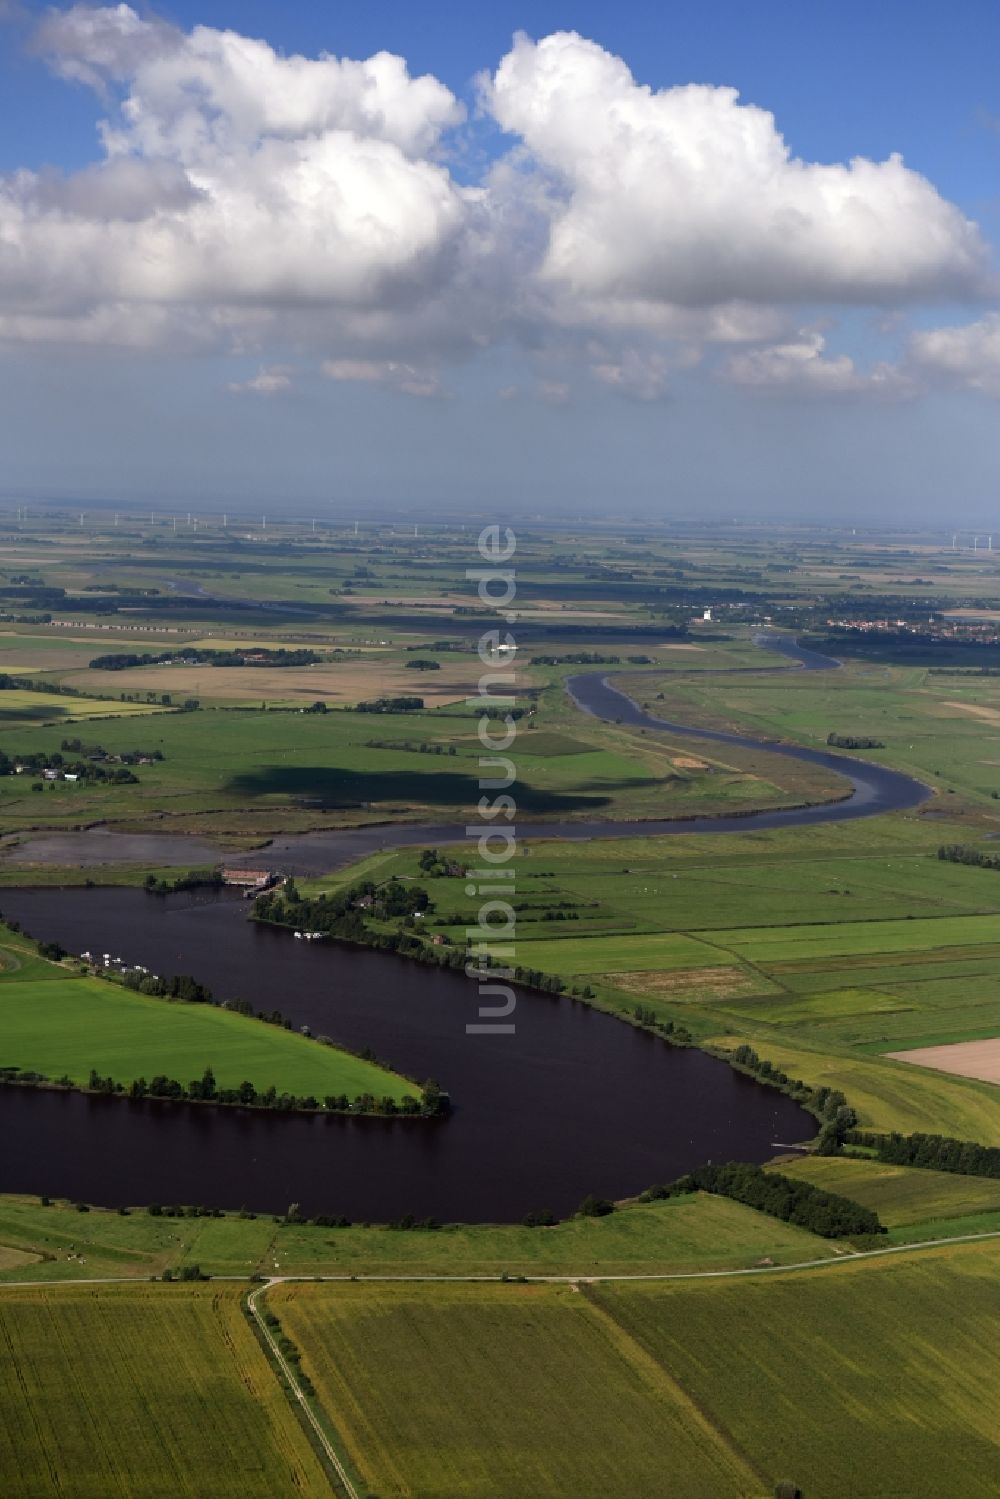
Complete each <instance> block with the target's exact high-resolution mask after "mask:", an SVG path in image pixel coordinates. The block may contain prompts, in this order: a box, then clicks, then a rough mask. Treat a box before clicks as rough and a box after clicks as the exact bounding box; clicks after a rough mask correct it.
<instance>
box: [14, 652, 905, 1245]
mask: <svg viewBox="0 0 1000 1499" xmlns="http://www.w3.org/2000/svg"><path fill="white" fill-rule="evenodd" d="M760 643H761V644H763V645H764V646H765V647H766V648H769V649H772V650H778V651H780V652H781V653H782V654H783V655H786V656H791V657H792V658H793V659H794V660H796V661H797V662H798V664H799V665H800V666H801V667H803V668H804V669H806V670H813V671H820V670H830V669H832V668H834V667H836V665H837V663H836V662H835V661H832V660H830V659H829V658H828V657H824V656H818V655H816V654H815V653H812V652H809V651H803V650H801V649H800V648H799V647H797V646H795V645H794V644H793V643H791V642H790V641H788V640H787V639H783V638H781V637H774V636H771V637H766V638H763V639H762V640H761V642H760ZM567 685H568V688H569V691H570V692H571V693H572V695H573V697H574V699H575V701H576V702H577V704H578V705H579V706H580V707H581V708H582V709H583V710H584V711H585V712H589V713H593V714H595V715H597V716H598V717H602V718H610V719H614V718H619V719H621V720H622V721H623V722H627V723H633V724H642V725H644V726H646V727H648V728H650V729H653V730H661V731H669V732H670V733H671V734H673V735H683V734H691V735H693V736H695V737H697V738H700V739H709V740H713V741H718V742H720V743H726V744H743V745H755V746H757V747H759V746H760V743H761V741H756V740H751V739H747V738H745V737H743V736H740V735H736V734H726V733H721V732H714V731H709V730H706V729H688V728H686V727H685V726H684V725H679V724H672V723H668V722H667V721H665V720H660V719H657V718H655V717H653V716H652V715H650V714H649V713H647V712H646V711H645V710H643V709H642V708H640V707H639V706H638V704H636V703H634V702H633V701H632V699H630V698H628V697H626V696H625V695H624V694H623V693H622V692H620V691H619V690H618V689H617V688H616V687H615V686H614V684H613V682H612V681H611V680H609V679H608V678H605V677H602V676H600V675H599V674H597V673H590V674H581V675H579V676H576V677H573V678H571V679H570V681H569V682H568V684H567ZM767 748H768V749H770V750H773V751H774V752H775V753H777V754H782V755H789V756H793V757H796V758H798V759H802V760H807V761H809V762H811V763H813V764H817V765H822V766H824V767H826V768H827V769H829V770H832V771H835V772H837V773H838V774H840V775H842V776H844V777H845V788H844V789H845V796H844V799H843V800H840V801H837V802H833V803H828V804H826V805H823V806H817V807H809V808H800V809H797V810H785V811H771V812H762V813H759V814H755V815H753V816H751V817H727V818H715V819H705V818H701V819H693V820H689V821H661V822H618V823H614V822H601V823H591V824H587V823H580V822H577V823H566V824H546V825H545V826H544V828H543V827H541V826H540V825H531V828H530V834H531V836H532V837H537V836H550V837H562V838H592V837H619V838H620V837H635V836H641V837H648V836H649V835H650V834H664V835H674V834H684V833H691V832H695V831H697V832H699V833H706V832H707V833H713V832H734V831H735V832H740V831H743V830H748V831H749V830H750V829H751V828H753V829H757V828H761V827H782V826H789V827H792V826H802V825H805V824H810V823H822V822H840V821H845V820H848V819H852V818H856V817H870V816H873V815H875V814H876V813H880V812H887V811H891V810H898V809H901V808H906V807H912V806H915V805H917V804H918V803H919V802H921V801H923V800H924V799H925V798H926V797H927V796H928V795H929V794H930V793H929V791H928V788H927V787H925V786H922V785H921V784H920V783H919V782H918V781H915V780H912V779H911V778H909V777H907V776H904V775H901V774H899V773H898V772H896V771H892V770H887V769H884V768H883V767H881V766H878V765H873V764H869V763H867V762H865V761H860V760H855V759H853V758H850V757H848V756H844V755H836V754H828V753H826V752H824V751H821V750H811V749H804V748H801V747H799V746H793V745H788V744H782V743H776V742H775V743H768V744H767ZM527 834H528V826H527V825H526V826H525V827H523V828H522V835H524V836H526V835H527ZM463 839H464V828H462V827H457V826H455V825H454V824H439V825H434V826H431V827H417V826H415V825H405V824H404V825H399V826H395V827H392V826H382V827H369V828H356V829H342V830H334V831H330V832H324V833H314V834H304V835H299V836H296V837H291V838H286V839H276V840H275V841H274V842H273V843H272V844H271V845H270V846H269V848H268V851H267V854H266V856H262V854H261V853H260V852H259V851H258V852H256V853H254V854H248V855H245V856H243V862H245V863H251V864H259V863H261V862H263V858H264V857H266V862H267V864H268V865H269V866H270V867H271V868H274V869H278V870H282V871H285V872H296V873H298V872H302V873H308V872H313V871H322V870H329V869H333V868H336V867H338V866H340V865H343V864H346V863H348V862H350V861H353V860H355V859H358V858H360V857H362V856H363V855H364V854H365V853H367V852H370V851H372V850H374V849H377V848H381V847H398V846H403V845H413V844H440V843H447V842H458V841H462V840H463ZM94 840H96V842H95V841H94ZM37 841H38V842H41V840H37ZM126 841H128V840H125V839H124V838H123V837H122V836H121V835H115V834H113V833H109V832H106V831H101V830H97V831H95V832H92V833H86V832H85V833H80V834H56V835H51V836H50V839H49V842H50V843H51V845H52V847H51V849H50V850H49V853H50V855H51V858H52V859H53V861H55V862H59V863H63V864H65V863H72V862H78V861H79V862H81V863H84V862H86V863H91V862H95V861H96V862H100V861H102V860H104V859H114V858H121V857H129V858H131V859H133V860H137V861H141V860H148V861H150V862H156V863H158V864H165V863H168V862H170V857H169V855H170V852H171V839H170V837H169V835H167V836H164V837H161V836H157V835H150V836H148V837H143V838H141V839H135V840H131V841H128V851H127V853H124V851H123V852H122V853H119V854H115V853H114V852H113V851H112V850H113V848H114V846H115V845H116V844H117V846H118V847H119V848H121V847H122V845H123V844H124V843H125V842H126ZM176 841H177V842H178V844H179V845H183V847H178V849H177V850H176V855H177V862H182V863H183V862H191V859H192V857H198V856H201V857H204V856H205V855H206V853H207V854H208V855H211V854H212V853H213V850H211V848H209V847H208V846H206V847H205V851H204V852H203V851H202V850H201V849H200V848H199V852H198V855H195V854H194V853H193V850H192V848H191V847H190V844H191V842H192V840H176ZM18 853H19V855H20V856H21V857H28V858H33V859H44V857H45V854H44V853H42V852H41V851H40V850H38V849H36V848H35V847H34V846H22V847H21V849H20V850H18ZM233 862H239V860H238V859H235V858H234V860H233ZM3 909H4V913H5V914H6V915H7V916H13V917H16V918H18V919H19V920H20V921H21V922H22V924H23V925H24V926H25V927H26V928H27V929H28V930H29V931H30V932H31V933H32V934H33V935H34V936H36V937H40V938H51V939H58V940H59V941H60V942H62V943H63V944H64V945H65V946H66V947H68V948H70V949H71V950H73V951H77V952H80V951H83V950H84V949H90V950H92V951H97V952H106V951H110V952H112V953H114V954H116V955H120V956H121V957H123V958H124V959H125V960H126V961H127V962H133V963H144V964H146V965H147V966H148V967H150V968H153V969H154V970H155V971H156V972H159V973H167V974H169V973H192V974H194V975H195V976H196V977H198V978H199V979H201V980H202V981H203V982H205V983H207V984H208V985H209V986H210V987H211V988H212V989H213V990H214V992H215V993H216V995H217V996H218V997H219V998H234V997H240V998H244V999H248V1000H251V1001H252V1002H253V1003H254V1005H255V1006H257V1007H261V1006H264V1007H267V1008H274V1007H277V1008H278V1009H280V1010H282V1011H283V1013H285V1014H286V1015H288V1016H290V1017H291V1018H292V1019H293V1020H294V1022H295V1023H296V1024H297V1025H300V1024H308V1025H309V1026H310V1027H311V1028H312V1029H313V1030H314V1031H316V1032H320V1033H323V1034H326V1035H329V1036H332V1037H333V1038H334V1039H335V1040H338V1041H341V1042H343V1043H344V1044H345V1045H348V1046H351V1047H354V1048H361V1047H364V1046H370V1047H372V1049H373V1050H374V1051H375V1052H376V1054H377V1055H378V1056H379V1057H381V1058H383V1059H384V1060H385V1061H386V1062H388V1063H389V1064H391V1065H394V1066H396V1067H398V1068H399V1069H400V1070H401V1071H403V1072H405V1073H407V1074H408V1075H410V1076H413V1077H417V1078H420V1079H423V1078H427V1077H435V1078H436V1079H437V1080H438V1081H439V1082H440V1083H441V1084H442V1085H443V1086H444V1087H445V1088H447V1089H448V1090H449V1091H450V1093H451V1094H452V1098H453V1101H454V1112H453V1114H452V1116H451V1117H450V1118H449V1119H446V1120H442V1121H434V1122H431V1121H424V1120H409V1121H402V1120H367V1119H366V1120H350V1119H334V1118H330V1119H326V1118H322V1117H316V1118H313V1117H306V1116H299V1117H290V1118H276V1117H269V1116H267V1115H262V1114H260V1113H256V1112H252V1111H239V1110H228V1109H225V1110H223V1109H208V1108H200V1109H199V1108H195V1107H189V1106H185V1105H170V1104H154V1103H138V1104H133V1103H129V1102H125V1101H122V1100H118V1099H100V1098H90V1097H87V1096H85V1095H81V1094H72V1093H71V1094H58V1093H46V1092H32V1091H29V1090H27V1089H23V1090H22V1089H16V1088H6V1089H3V1088H0V1138H2V1139H3V1142H4V1147H5V1148H4V1151H3V1157H2V1161H0V1190H3V1191H21V1192H47V1193H49V1194H50V1195H53V1196H56V1195H58V1196H68V1197H73V1198H79V1199H84V1200H86V1201H90V1202H94V1203H105V1204H109V1205H112V1206H113V1205H118V1204H122V1203H126V1204H130V1203H136V1204H138V1203H144V1202H150V1201H162V1202H164V1203H169V1202H185V1203H201V1204H204V1205H207V1206H220V1207H230V1208H232V1207H239V1206H241V1205H244V1204H245V1205H246V1206H248V1207H252V1208H256V1209H263V1210H282V1209H284V1208H285V1207H286V1206H287V1205H288V1204H289V1203H290V1202H298V1203H299V1204H300V1205H301V1206H302V1209H303V1211H304V1212H306V1213H309V1214H313V1213H317V1212H333V1213H345V1214H346V1215H347V1216H348V1217H350V1218H353V1219H355V1220H371V1221H376V1222H378V1221H385V1220H387V1219H392V1218H397V1217H400V1216H402V1215H403V1214H404V1213H413V1214H415V1215H416V1216H418V1217H427V1216H433V1217H436V1218H439V1219H441V1220H464V1221H469V1222H472V1221H483V1220H496V1221H503V1220H511V1219H516V1218H520V1217H522V1216H523V1215H524V1214H525V1213H526V1212H528V1211H532V1210H537V1209H542V1208H549V1209H551V1210H552V1211H553V1212H556V1213H564V1212H566V1211H568V1210H570V1209H572V1208H574V1207H576V1206H577V1205H578V1204H579V1202H580V1200H581V1199H582V1198H583V1197H584V1196H585V1195H586V1194H587V1193H588V1192H594V1193H597V1194H598V1195H601V1196H607V1197H622V1196H626V1195H629V1194H631V1193H634V1192H637V1191H639V1190H641V1189H642V1188H643V1187H645V1186H648V1185H650V1184H651V1183H652V1182H659V1181H664V1180H669V1179H670V1178H671V1177H674V1176H677V1175H679V1174H680V1173H682V1172H684V1171H685V1170H687V1169H690V1168H691V1167H693V1166H696V1165H699V1164H702V1163H704V1162H706V1161H709V1160H715V1161H720V1160H728V1159H732V1158H738V1159H740V1160H749V1161H761V1160H765V1159H766V1158H767V1157H768V1156H769V1155H770V1154H771V1153H772V1149H773V1146H774V1144H775V1143H778V1142H780V1143H786V1142H789V1141H796V1140H800V1139H804V1138H808V1137H809V1136H811V1135H812V1133H813V1132H814V1126H813V1121H812V1120H811V1118H810V1117H809V1116H808V1115H807V1114H805V1113H804V1111H802V1110H801V1109H799V1108H798V1106H797V1105H795V1104H793V1103H792V1102H791V1101H790V1100H789V1099H786V1098H784V1097H782V1096H781V1095H780V1094H776V1093H773V1092H772V1091H770V1090H767V1089H764V1088H762V1087H760V1086H759V1085H758V1084H756V1083H754V1082H752V1081H751V1080H749V1079H747V1078H744V1077H741V1076H740V1075H738V1074H736V1073H734V1072H732V1071H731V1069H730V1068H728V1067H727V1066H726V1065H725V1064H724V1063H722V1062H718V1061H716V1060H714V1059H713V1058H711V1057H708V1056H705V1055H704V1054H703V1053H701V1052H698V1051H694V1050H690V1051H680V1050H675V1049H672V1048H671V1047H669V1046H667V1045H666V1043H665V1042H663V1041H661V1040H659V1039H657V1038H655V1037H653V1036H649V1035H647V1034H645V1033H644V1032H641V1031H637V1030H634V1029H633V1028H632V1027H630V1026H627V1025H623V1024H622V1023H621V1022H620V1021H617V1020H614V1019H612V1018H611V1017H610V1016H607V1015H602V1014H600V1013H599V1012H597V1011H595V1010H592V1009H590V1008H589V1007H588V1006H586V1005H584V1004H580V1003H578V1002H576V1001H573V1000H571V999H567V998H555V997H550V996H543V995H538V994H534V993H524V994H522V996H521V997H520V999H519V1002H518V1009H517V1014H516V1032H515V1034H514V1035H513V1036H503V1035H487V1036H467V1035H466V1033H465V1025H466V1022H467V1021H469V1020H474V1019H475V1018H476V1005H477V1001H478V988H477V986H476V985H475V984H474V983H473V982H472V981H470V980H468V979H466V978H465V977H464V976H462V975H460V974H456V973H450V972H443V971H440V970H438V969H430V968H425V967H422V966H421V965H419V964H415V963H410V962H406V961H404V960H400V959H398V958H395V957H392V956H389V955H383V954H378V953H372V952H368V951H365V950H363V949H354V948H349V947H338V946H336V945H334V944H329V945H327V944H315V945H313V944H306V943H301V942H296V941H295V940H294V939H293V938H292V937H291V936H290V934H289V933H288V932H284V931H280V930H272V929H268V928H264V927H257V926H255V925H254V924H252V923H251V922H249V921H248V920H247V911H246V906H245V904H244V903H243V902H241V901H239V900H235V899H233V898H232V897H230V896H228V895H223V896H219V895H216V894H208V895H205V894H199V895H197V896H191V895H179V896H171V897H169V898H167V899H166V900H164V899H162V898H158V897H154V896H148V895H146V894H145V893H144V892H142V891H139V890H134V889H130V890H122V889H94V890H63V891H59V890H53V889H48V890H5V891H4V892H3ZM209 1060H211V1059H209V1058H206V1061H209ZM148 1070H149V1071H153V1070H155V1067H153V1066H152V1064H151V1066H150V1068H149V1069H148Z"/></svg>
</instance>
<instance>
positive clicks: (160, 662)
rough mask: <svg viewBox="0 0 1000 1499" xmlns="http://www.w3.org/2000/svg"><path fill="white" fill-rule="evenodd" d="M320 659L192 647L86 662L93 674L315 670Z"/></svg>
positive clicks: (306, 653)
mask: <svg viewBox="0 0 1000 1499" xmlns="http://www.w3.org/2000/svg"><path fill="white" fill-rule="evenodd" d="M322 660H323V657H322V655H321V654H320V653H319V651H311V650H307V649H305V648H304V647H300V648H299V649H297V650H291V651H290V650H286V649H285V648H284V647H283V646H282V647H280V648H277V649H274V650H265V649H260V650H258V649H256V648H254V649H253V650H246V651H219V650H211V649H204V650H195V649H194V648H193V647H189V648H187V649H181V650H179V651H158V652H156V653H155V654H152V655H151V654H149V653H148V652H145V651H112V652H110V653H109V654H107V655H104V656H95V657H94V658H93V660H92V661H91V662H90V666H91V669H92V670H93V671H127V670H128V669H129V667H132V666H172V665H178V664H181V665H183V664H186V663H187V662H189V661H190V662H196V663H197V664H198V665H199V666H201V665H204V666H315V665H316V663H317V662H318V661H322Z"/></svg>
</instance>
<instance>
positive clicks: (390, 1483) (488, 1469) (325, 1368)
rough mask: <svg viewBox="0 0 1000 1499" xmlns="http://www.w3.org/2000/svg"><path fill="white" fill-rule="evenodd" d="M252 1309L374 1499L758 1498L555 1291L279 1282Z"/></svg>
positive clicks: (738, 1469) (666, 1396)
mask: <svg viewBox="0 0 1000 1499" xmlns="http://www.w3.org/2000/svg"><path fill="white" fill-rule="evenodd" d="M266 1305H267V1307H268V1309H269V1310H271V1311H273V1312H274V1313H275V1314H276V1315H277V1316H278V1317H279V1319H280V1321H281V1324H282V1327H283V1328H284V1330H285V1331H286V1332H287V1333H288V1335H289V1336H290V1337H291V1338H292V1339H293V1341H294V1342H295V1343H296V1344H297V1346H298V1347H299V1349H300V1350H301V1352H302V1354H303V1368H304V1369H305V1370H306V1371H307V1372H308V1373H309V1375H310V1377H311V1378H312V1380H313V1382H314V1383H315V1385H316V1389H317V1392H318V1394H319V1398H320V1401H321V1403H322V1405H323V1407H324V1409H325V1411H326V1412H327V1414H328V1416H329V1417H330V1420H331V1421H332V1423H333V1426H334V1428H335V1429H336V1431H337V1432H338V1433H339V1435H340V1437H341V1439H342V1441H343V1442H344V1443H345V1445H346V1447H347V1449H348V1451H349V1453H350V1456H351V1458H352V1460H353V1462H354V1464H355V1466H356V1467H357V1468H358V1470H359V1471H360V1472H361V1474H362V1476H363V1477H364V1479H365V1480H366V1482H367V1483H368V1485H369V1487H370V1488H371V1489H372V1490H373V1491H374V1492H376V1493H378V1495H379V1496H380V1499H401V1496H407V1499H525V1496H526V1495H529V1494H531V1495H535V1494H538V1495H541V1494H544V1495H546V1496H550V1499H584V1496H586V1495H593V1496H595V1499H597V1496H602V1499H603V1496H606V1495H608V1494H623V1495H624V1494H642V1495H650V1494H656V1493H665V1492H671V1491H672V1487H673V1485H674V1484H675V1483H676V1482H677V1481H678V1480H679V1478H680V1476H681V1475H683V1493H684V1499H738V1496H739V1499H743V1496H746V1499H758V1496H759V1495H760V1494H761V1493H762V1484H761V1482H760V1480H759V1478H758V1476H757V1475H756V1474H755V1473H754V1472H753V1471H752V1469H751V1468H750V1467H749V1465H748V1464H747V1463H746V1461H745V1460H744V1459H743V1457H742V1456H741V1455H740V1454H739V1453H738V1452H737V1451H735V1450H734V1449H733V1447H732V1445H731V1444H730V1443H729V1442H728V1441H727V1439H726V1438H725V1436H724V1435H723V1434H722V1433H721V1432H720V1431H719V1430H718V1429H717V1428H714V1427H713V1426H712V1425H711V1424H710V1423H709V1422H707V1421H706V1420H705V1419H704V1418H703V1416H702V1414H701V1413H700V1411H699V1409H698V1407H697V1406H696V1405H695V1403H694V1402H692V1401H691V1400H690V1399H689V1398H688V1397H687V1396H686V1395H685V1394H684V1393H683V1392H682V1391H681V1390H680V1389H679V1388H678V1387H677V1385H676V1384H675V1382H674V1380H673V1379H672V1378H671V1377H670V1375H668V1374H667V1373H666V1372H665V1371H664V1370H663V1369H662V1368H661V1367H660V1366H659V1365H658V1364H657V1363H656V1362H655V1361H654V1360H653V1359H651V1358H650V1357H649V1356H648V1355H647V1354H646V1353H645V1352H644V1351H643V1350H642V1349H641V1348H640V1347H637V1346H636V1344H635V1343H634V1341H633V1340H632V1339H631V1338H630V1337H627V1336H625V1335H624V1334H623V1333H622V1331H621V1330H620V1328H619V1327H618V1326H616V1324H615V1323H614V1322H613V1321H611V1319H609V1318H606V1317H604V1316H602V1315H601V1314H600V1313H599V1312H597V1313H595V1310H594V1308H593V1307H592V1306H591V1305H590V1304H589V1303H588V1301H587V1300H586V1298H585V1297H584V1296H582V1295H580V1294H578V1293H577V1292H576V1291H574V1290H573V1288H572V1287H569V1286H540V1285H478V1286H472V1285H423V1286H403V1285H393V1286H387V1285H382V1286H378V1287H374V1286H366V1285H362V1284H358V1285H351V1284H344V1285H339V1286H336V1287H334V1286H329V1285H314V1284H313V1285H281V1286H277V1287H275V1288H273V1289H272V1290H270V1291H269V1292H268V1294H267V1298H266Z"/></svg>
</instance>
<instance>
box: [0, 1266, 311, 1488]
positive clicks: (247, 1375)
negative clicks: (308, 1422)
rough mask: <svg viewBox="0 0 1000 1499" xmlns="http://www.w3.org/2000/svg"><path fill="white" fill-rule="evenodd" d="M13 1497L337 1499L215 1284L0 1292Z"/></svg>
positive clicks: (0, 1418) (1, 1402)
mask: <svg viewBox="0 0 1000 1499" xmlns="http://www.w3.org/2000/svg"><path fill="white" fill-rule="evenodd" d="M0 1474H2V1475H3V1478H2V1491H3V1494H4V1499H49V1496H53V1499H54V1496H59V1499H206V1496H207V1495H212V1499H320V1496H323V1499H328V1496H329V1493H330V1487H329V1483H328V1481H327V1479H326V1477H325V1474H324V1472H323V1470H322V1468H321V1466H320V1463H319V1461H318V1459H317V1458H316V1457H315V1456H314V1455H313V1452H312V1449H311V1448H310V1446H309V1444H308V1442H307V1440H306V1438H305V1437H304V1435H303V1434H302V1431H301V1430H300V1428H299V1426H298V1423H297V1421H296V1418H295V1415H294V1413H293V1411H292V1409H291V1406H290V1405H289V1403H288V1401H287V1398H286V1396H285V1394H284V1392H283V1390H282V1388H281V1386H280V1384H279V1383H278V1380H277V1377H276V1375H275V1374H274V1373H273V1372H272V1370H271V1368H270V1366H269V1364H268V1363H267V1360H266V1359H265V1357H264V1354H263V1353H262V1352H261V1349H260V1347H259V1345H258V1343H257V1340H256V1338H255V1336H254V1333H253V1331H252V1329H251V1327H250V1325H249V1323H248V1322H247V1320H246V1318H245V1316H244V1314H243V1311H242V1309H241V1307H240V1302H239V1292H238V1291H237V1289H236V1288H234V1287H233V1288H227V1289H225V1290H222V1289H218V1288H214V1287H212V1286H209V1285H198V1284H196V1285H185V1286H183V1287H180V1286H164V1285H148V1284H147V1285H144V1286H103V1287H92V1286H67V1287H63V1288H57V1287H44V1288H40V1287H31V1288H22V1289H14V1288H10V1289H7V1290H4V1291H3V1292H2V1293H0Z"/></svg>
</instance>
